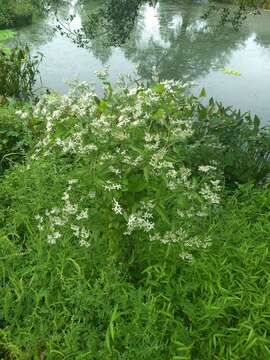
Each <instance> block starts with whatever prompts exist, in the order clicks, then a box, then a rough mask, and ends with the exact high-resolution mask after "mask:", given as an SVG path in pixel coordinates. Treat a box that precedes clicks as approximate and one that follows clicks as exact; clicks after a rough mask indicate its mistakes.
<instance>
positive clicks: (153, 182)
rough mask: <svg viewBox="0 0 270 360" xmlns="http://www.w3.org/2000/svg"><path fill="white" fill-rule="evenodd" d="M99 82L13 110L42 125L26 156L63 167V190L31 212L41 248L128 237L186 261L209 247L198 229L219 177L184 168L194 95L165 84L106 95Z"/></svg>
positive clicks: (209, 165) (214, 201)
mask: <svg viewBox="0 0 270 360" xmlns="http://www.w3.org/2000/svg"><path fill="white" fill-rule="evenodd" d="M105 87H106V91H107V93H106V96H105V97H104V99H102V100H100V99H98V98H97V96H96V95H95V93H94V92H93V91H92V90H91V89H90V88H89V87H88V86H87V85H86V84H81V85H79V86H77V87H75V88H73V89H72V90H71V92H70V93H69V95H67V96H63V97H61V96H58V95H56V94H53V95H49V96H46V97H44V98H43V99H42V100H41V101H40V102H39V103H38V104H37V105H36V106H35V107H34V108H33V111H32V113H31V114H30V113H19V115H20V116H22V117H32V118H33V119H34V120H35V119H39V120H40V119H41V120H42V121H43V123H44V127H45V130H44V136H43V137H42V138H41V140H40V141H39V143H38V144H37V146H36V147H35V149H34V152H33V154H32V161H34V162H36V161H42V160H43V161H44V159H48V160H49V161H54V162H55V163H56V164H58V166H59V164H62V165H61V166H63V169H64V170H63V174H62V176H63V179H64V180H63V183H65V185H64V188H63V191H62V193H61V194H59V199H58V200H57V201H56V202H55V204H54V206H53V208H46V209H42V210H41V211H39V212H38V213H37V214H36V227H37V229H38V230H39V231H40V232H41V233H43V234H44V236H45V234H46V240H47V241H48V243H50V244H55V243H57V242H61V241H62V239H64V238H65V239H66V238H67V237H68V238H73V239H77V241H78V242H79V244H80V245H81V246H87V247H89V246H91V243H92V241H93V239H97V238H99V237H102V236H107V237H108V238H110V239H111V240H113V241H115V242H117V243H118V242H119V243H120V247H121V244H123V243H124V244H127V245H126V249H127V248H128V249H129V251H132V249H133V247H134V246H135V244H136V243H137V242H139V243H140V242H142V243H143V244H149V247H150V246H152V245H150V244H154V243H160V244H166V245H170V246H176V247H178V249H179V256H181V257H182V258H185V259H191V258H192V254H191V253H192V249H194V248H195V249H196V248H204V247H207V246H209V245H210V244H211V239H209V238H208V237H206V238H204V237H200V234H198V225H199V226H200V227H202V228H203V224H204V223H205V224H206V222H207V220H206V219H207V218H208V217H209V215H210V214H211V212H213V211H214V212H216V211H217V209H218V207H219V204H220V201H221V194H222V188H223V181H224V180H223V176H222V171H220V169H219V168H218V166H217V163H216V162H215V161H209V162H203V163H198V164H196V163H194V164H193V165H192V167H189V166H187V164H188V163H189V159H190V152H191V151H193V148H194V146H195V145H196V142H197V139H196V138H195V137H194V133H195V125H196V112H195V111H194V109H195V106H196V104H197V100H196V99H195V98H192V97H187V96H185V87H186V86H185V85H183V84H181V83H179V82H173V81H165V82H161V83H158V84H156V85H154V86H153V87H151V88H144V87H143V86H141V87H137V88H134V89H131V90H129V89H128V88H122V89H121V90H120V91H118V92H115V93H113V92H112V90H111V88H110V86H109V85H108V84H107V85H105ZM209 146H210V147H212V144H210V145H209ZM189 149H191V150H190V151H189ZM63 164H64V165H63ZM28 166H31V162H29V164H28ZM56 204H57V205H56ZM195 233H196V235H195Z"/></svg>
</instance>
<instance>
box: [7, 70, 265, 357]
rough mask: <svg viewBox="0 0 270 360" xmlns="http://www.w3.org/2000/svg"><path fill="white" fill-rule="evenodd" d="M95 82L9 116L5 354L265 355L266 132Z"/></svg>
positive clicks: (152, 93)
mask: <svg viewBox="0 0 270 360" xmlns="http://www.w3.org/2000/svg"><path fill="white" fill-rule="evenodd" d="M99 76H100V78H101V79H102V81H103V83H104V93H105V96H104V98H102V99H100V98H98V96H97V94H96V93H95V92H94V91H93V90H92V89H91V88H89V86H88V85H87V84H85V83H84V84H80V85H76V86H74V87H73V89H72V90H71V92H70V93H69V95H68V96H67V95H66V96H59V95H57V94H55V93H52V94H50V95H47V96H45V97H43V98H42V99H40V101H39V102H38V103H37V104H36V105H33V104H31V103H22V102H20V103H17V102H14V101H10V102H7V103H6V104H5V105H4V106H2V107H0V129H1V134H2V138H1V141H2V143H1V147H0V149H1V153H0V157H1V178H0V179H1V181H0V225H1V226H0V229H1V230H0V238H1V241H0V258H1V266H0V275H1V278H0V279H1V288H0V314H1V322H0V328H1V331H0V355H1V357H3V358H4V359H9V358H14V359H20V360H22V359H30V358H34V357H36V358H43V359H46V358H50V359H60V358H65V357H70V358H81V359H83V358H87V359H97V360H98V359H100V360H103V359H113V360H115V359H129V360H132V359H134V360H137V359H147V360H148V359H149V360H150V359H157V360H159V359H160V360H162V359H165V358H175V359H177V358H183V359H193V358H198V359H210V358H220V359H224V360H225V359H228V360H229V359H230V360H231V359H232V358H235V359H239V358H245V359H259V358H260V357H261V358H267V356H268V355H269V353H270V341H269V336H268V335H269V334H268V329H269V317H268V314H269V309H270V304H269V300H268V299H269V296H268V293H269V292H270V287H269V284H270V283H269V281H268V280H269V271H268V269H269V265H270V256H269V252H268V248H269V241H270V239H269V230H270V229H269V223H270V222H269V210H270V202H269V198H270V188H269V179H268V177H267V176H268V174H269V153H270V134H269V132H267V131H266V130H263V129H261V128H260V124H259V119H258V118H256V117H255V118H251V117H249V116H248V115H242V114H240V113H237V112H234V111H232V110H230V109H228V108H227V109H226V108H224V107H222V105H218V104H216V103H215V102H213V101H211V102H210V104H208V105H207V106H202V105H201V104H200V99H201V98H200V99H198V98H195V97H193V96H186V95H185V89H186V85H183V84H181V83H179V82H174V81H164V82H160V83H155V84H153V85H152V86H151V87H144V86H143V85H138V84H136V85H135V84H134V85H133V86H131V87H127V86H123V87H122V88H121V89H118V90H112V87H111V85H110V83H109V82H108V81H107V78H106V74H105V73H100V74H99ZM204 95H205V93H204V91H202V92H201V97H203V96H204ZM2 139H3V140H2Z"/></svg>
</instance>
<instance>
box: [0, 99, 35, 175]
mask: <svg viewBox="0 0 270 360" xmlns="http://www.w3.org/2000/svg"><path fill="white" fill-rule="evenodd" d="M28 126H29V124H28V123H27V120H23V119H21V117H19V116H18V115H17V114H16V107H13V106H11V105H10V106H8V105H6V106H2V107H1V106H0V175H2V174H3V172H4V171H5V170H6V169H8V168H9V167H10V166H13V165H14V164H15V163H18V162H19V163H20V162H22V161H23V160H24V159H25V155H26V152H27V151H28V150H29V149H30V146H31V144H32V142H33V134H32V131H31V130H30V128H29V127H28Z"/></svg>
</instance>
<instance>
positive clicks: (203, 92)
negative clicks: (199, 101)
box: [199, 88, 206, 97]
mask: <svg viewBox="0 0 270 360" xmlns="http://www.w3.org/2000/svg"><path fill="white" fill-rule="evenodd" d="M199 97H206V91H205V88H202V90H201V92H200V95H199Z"/></svg>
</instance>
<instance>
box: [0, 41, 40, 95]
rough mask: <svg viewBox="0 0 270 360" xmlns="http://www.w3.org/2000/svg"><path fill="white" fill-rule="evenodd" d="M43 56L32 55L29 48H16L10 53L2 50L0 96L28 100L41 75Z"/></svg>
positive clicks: (0, 54) (0, 58)
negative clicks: (39, 68)
mask: <svg viewBox="0 0 270 360" xmlns="http://www.w3.org/2000/svg"><path fill="white" fill-rule="evenodd" d="M41 59H42V55H41V54H40V53H39V54H37V55H34V56H32V55H30V49H29V47H28V46H24V47H15V48H13V49H10V50H9V51H8V52H7V51H4V50H1V49H0V83H1V88H0V95H2V96H5V97H16V98H19V99H27V98H30V97H31V96H32V95H33V86H34V84H35V82H36V77H37V75H38V73H39V71H38V67H39V64H40V62H41Z"/></svg>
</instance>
